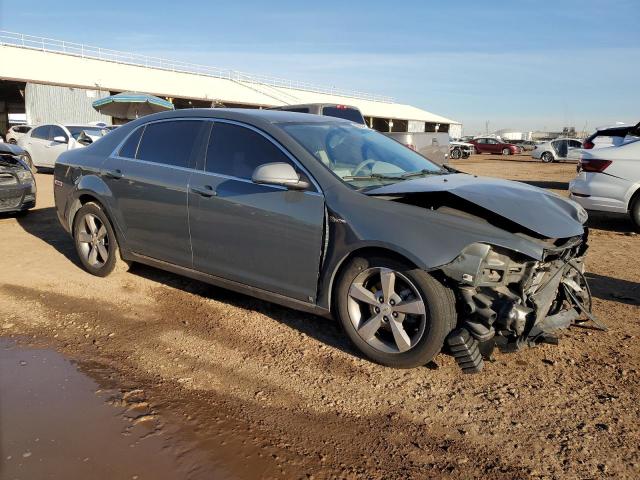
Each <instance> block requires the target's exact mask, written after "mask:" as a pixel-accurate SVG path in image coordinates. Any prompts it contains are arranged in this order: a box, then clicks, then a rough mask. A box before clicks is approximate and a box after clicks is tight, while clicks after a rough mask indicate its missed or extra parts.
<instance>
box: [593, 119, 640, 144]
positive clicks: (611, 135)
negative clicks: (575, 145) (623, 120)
mask: <svg viewBox="0 0 640 480" xmlns="http://www.w3.org/2000/svg"><path fill="white" fill-rule="evenodd" d="M636 138H640V123H637V124H635V125H632V124H620V123H619V124H617V125H611V126H608V127H599V128H597V129H596V131H595V132H594V133H592V134H591V135H589V136H588V137H587V138H585V139H584V142H582V143H583V148H584V149H585V150H591V149H593V148H606V147H613V146H618V145H622V144H623V143H625V142H627V141H630V140H635V139H636Z"/></svg>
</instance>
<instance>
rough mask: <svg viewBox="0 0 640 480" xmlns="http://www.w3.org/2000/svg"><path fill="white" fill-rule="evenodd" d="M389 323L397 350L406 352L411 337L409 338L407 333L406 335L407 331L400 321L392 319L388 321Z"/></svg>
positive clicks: (409, 346)
mask: <svg viewBox="0 0 640 480" xmlns="http://www.w3.org/2000/svg"><path fill="white" fill-rule="evenodd" d="M389 325H390V326H391V332H392V333H393V339H394V340H395V342H396V346H397V347H398V350H400V351H401V352H406V351H407V350H409V349H410V348H411V339H410V338H409V335H407V332H405V330H404V328H403V326H402V322H399V321H398V320H395V319H392V320H391V321H390V322H389Z"/></svg>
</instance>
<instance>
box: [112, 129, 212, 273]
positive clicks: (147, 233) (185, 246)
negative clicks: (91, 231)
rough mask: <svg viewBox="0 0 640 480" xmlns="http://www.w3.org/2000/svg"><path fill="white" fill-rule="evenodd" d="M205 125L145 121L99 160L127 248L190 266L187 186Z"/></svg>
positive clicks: (200, 145) (201, 141)
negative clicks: (117, 150) (103, 160)
mask: <svg viewBox="0 0 640 480" xmlns="http://www.w3.org/2000/svg"><path fill="white" fill-rule="evenodd" d="M208 127H209V123H208V122H204V121H201V120H171V121H160V122H154V123H149V124H147V125H146V126H143V127H140V128H138V130H136V131H135V132H134V133H132V134H131V136H130V137H129V138H128V140H127V141H126V142H125V143H124V145H123V147H122V148H121V149H120V151H119V152H118V154H117V155H115V156H112V157H110V158H109V159H107V160H106V161H105V162H104V163H103V165H102V177H103V179H104V180H105V182H106V183H107V185H108V187H109V189H110V191H111V193H112V195H113V201H114V203H115V208H114V209H113V212H114V213H113V214H114V215H116V216H117V222H118V224H119V225H121V226H122V230H123V234H124V235H125V239H126V245H127V247H128V249H129V250H132V251H133V252H135V253H138V254H141V255H144V256H147V257H151V258H154V259H157V260H162V261H165V262H169V263H172V264H175V265H180V266H184V267H189V268H190V267H192V256H191V245H190V240H189V221H188V212H187V186H188V182H189V177H190V175H191V174H192V172H193V170H192V169H191V168H190V167H191V165H192V164H191V162H192V161H193V159H194V158H195V156H196V155H197V152H199V150H200V148H202V147H203V146H204V141H203V139H204V135H205V130H207V129H208Z"/></svg>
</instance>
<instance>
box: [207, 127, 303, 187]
mask: <svg viewBox="0 0 640 480" xmlns="http://www.w3.org/2000/svg"><path fill="white" fill-rule="evenodd" d="M273 162H284V163H288V164H290V165H291V162H290V161H289V159H288V158H287V156H286V155H285V154H284V153H282V151H281V150H280V149H279V148H278V147H276V146H275V145H274V144H273V143H272V142H270V141H269V140H267V139H266V138H265V137H263V136H262V135H260V134H259V133H256V132H254V131H253V130H250V129H248V128H245V127H241V126H238V125H233V124H229V123H216V124H215V125H214V127H213V130H212V131H211V136H210V138H209V148H208V149H207V159H206V164H205V170H206V171H208V172H212V173H218V174H221V175H229V176H231V177H238V178H243V179H249V180H250V179H251V177H252V175H253V171H254V170H255V169H256V168H257V167H259V166H260V165H264V164H265V163H273ZM292 166H293V167H294V168H296V167H295V165H292ZM296 170H298V169H297V168H296Z"/></svg>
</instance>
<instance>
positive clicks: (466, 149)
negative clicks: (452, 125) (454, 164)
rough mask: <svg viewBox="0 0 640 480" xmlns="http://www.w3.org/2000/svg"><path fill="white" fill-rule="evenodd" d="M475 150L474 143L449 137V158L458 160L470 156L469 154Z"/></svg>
mask: <svg viewBox="0 0 640 480" xmlns="http://www.w3.org/2000/svg"><path fill="white" fill-rule="evenodd" d="M474 152H475V147H474V145H473V144H472V143H467V142H463V141H461V140H457V139H453V138H451V139H449V158H450V159H452V160H457V159H459V158H469V156H470V155H471V154H472V153H474Z"/></svg>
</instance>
